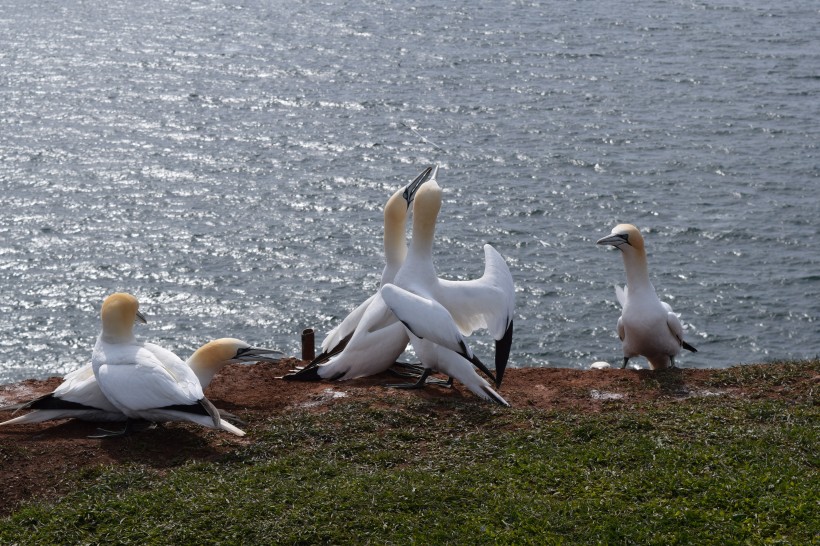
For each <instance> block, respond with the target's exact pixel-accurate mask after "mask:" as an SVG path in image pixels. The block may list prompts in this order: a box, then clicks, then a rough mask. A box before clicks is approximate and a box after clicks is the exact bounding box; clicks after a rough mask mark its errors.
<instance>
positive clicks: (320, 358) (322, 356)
mask: <svg viewBox="0 0 820 546" xmlns="http://www.w3.org/2000/svg"><path fill="white" fill-rule="evenodd" d="M354 333H355V330H354V331H353V332H350V333H349V334H347V335H346V336H345V337H343V338H342V340H341V341H340V342H339V343H337V344H336V345H335V346H334V347H331V348H330V350H328V351H322V352H321V353H319V354H318V355H316V358H314V359H313V360H311V361H310V364H308V365H307V366H305V369H307V368H313V367H315V366H318V365H319V364H324V363H325V362H327V361H328V360H330V359H331V358H332V357H334V356H336V355H337V354H339V353H341V352H342V351H344V350H345V347H347V344H348V343H349V342H350V338H352V337H353V334H354Z"/></svg>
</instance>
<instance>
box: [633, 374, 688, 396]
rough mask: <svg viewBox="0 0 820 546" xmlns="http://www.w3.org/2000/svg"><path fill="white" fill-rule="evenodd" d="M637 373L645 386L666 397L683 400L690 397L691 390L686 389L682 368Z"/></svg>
mask: <svg viewBox="0 0 820 546" xmlns="http://www.w3.org/2000/svg"><path fill="white" fill-rule="evenodd" d="M637 373H638V377H640V378H641V381H642V382H643V383H644V385H646V386H647V387H650V388H653V389H656V390H658V391H660V393H661V394H662V395H664V396H672V397H675V398H681V397H685V396H688V395H689V389H688V388H687V387H686V382H685V381H684V377H683V371H682V370H681V369H680V368H669V369H668V370H638V371H637Z"/></svg>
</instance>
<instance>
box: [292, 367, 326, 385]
mask: <svg viewBox="0 0 820 546" xmlns="http://www.w3.org/2000/svg"><path fill="white" fill-rule="evenodd" d="M282 379H284V380H285V381H321V380H322V376H321V375H319V366H308V367H306V368H304V369H302V370H299V371H298V372H295V373H289V374H286V375H284V376H283V377H282Z"/></svg>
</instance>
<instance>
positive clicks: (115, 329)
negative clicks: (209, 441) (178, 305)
mask: <svg viewBox="0 0 820 546" xmlns="http://www.w3.org/2000/svg"><path fill="white" fill-rule="evenodd" d="M100 314H101V317H102V332H101V333H100V336H99V338H98V339H97V344H96V345H95V346H94V351H93V352H92V354H91V366H92V368H93V370H94V376H95V377H96V378H97V383H98V384H99V386H100V389H101V390H102V392H103V394H104V395H105V397H106V398H108V400H109V401H110V402H111V404H113V405H114V407H116V408H117V409H118V410H119V411H121V412H122V413H124V414H125V416H126V417H128V418H129V419H142V420H146V421H152V422H162V421H191V422H194V423H198V424H200V425H202V426H206V427H210V428H217V429H221V430H225V431H228V432H231V433H233V434H236V435H237V436H244V435H245V433H244V432H243V431H242V430H240V429H239V428H237V427H235V426H234V425H232V424H230V423H228V422H227V421H225V420H224V419H221V418H220V415H219V410H217V409H216V408H215V407H214V405H213V404H212V403H211V402H210V401H209V400H208V399H207V398H205V395H204V394H203V392H202V386H201V385H200V384H199V380H198V379H197V376H196V374H195V373H194V371H193V370H192V369H191V368H190V367H188V365H187V364H186V363H185V362H183V361H182V359H180V358H179V357H178V356H176V355H175V354H174V353H172V352H171V351H168V350H166V349H163V348H162V347H159V346H157V345H154V344H151V343H140V342H138V341H137V340H136V339H135V338H134V333H133V325H134V321H135V320H142V321H144V320H145V319H144V317H142V315H141V314H140V312H139V302H138V301H137V299H136V298H135V297H134V296H132V295H131V294H125V293H116V294H112V295H110V296H108V297H107V298H106V299H105V301H104V302H103V306H102V311H101V313H100Z"/></svg>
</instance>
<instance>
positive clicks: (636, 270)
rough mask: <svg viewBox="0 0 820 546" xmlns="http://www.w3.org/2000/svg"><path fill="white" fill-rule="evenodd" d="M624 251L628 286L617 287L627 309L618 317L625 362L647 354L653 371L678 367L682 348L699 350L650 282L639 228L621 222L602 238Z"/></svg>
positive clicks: (608, 243)
mask: <svg viewBox="0 0 820 546" xmlns="http://www.w3.org/2000/svg"><path fill="white" fill-rule="evenodd" d="M598 244H599V245H612V246H614V247H615V248H617V249H618V250H620V251H621V254H622V256H623V259H624V267H625V268H626V287H625V288H623V289H622V288H621V287H619V286H616V287H615V295H616V297H617V298H618V302H619V303H620V304H621V307H622V308H623V311H622V312H621V316H620V318H619V319H618V337H619V338H621V342H622V343H623V350H624V364H623V366H622V367H624V368H625V367H626V364H627V362H629V359H630V358H632V357H635V356H639V355H640V356H643V357H645V358H646V359H647V360H648V361H649V365H650V366H651V367H652V369H653V370H663V369H666V368H669V367H674V366H675V356H676V355H677V354H678V353H679V352H680V349H681V347H683V348H684V349H686V350H688V351H692V352H697V349H695V348H694V347H692V346H691V345H689V344H688V343H686V342H685V341H684V340H683V326H681V323H680V320H678V317H677V315H675V313H673V312H672V307H671V306H670V305H669V304H668V303H665V302H662V301H661V300H660V299H658V295H657V294H656V293H655V287H654V286H652V283H651V282H649V270H648V268H647V262H646V250H645V249H644V243H643V237H642V236H641V232H640V231H638V228H636V227H635V226H633V225H631V224H619V225H617V226H615V228H614V229H613V230H612V233H611V234H610V235H608V236H606V237H604V238H602V239H600V240H599V241H598Z"/></svg>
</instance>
